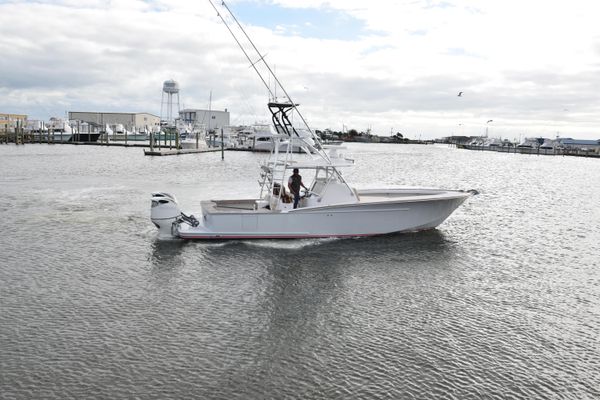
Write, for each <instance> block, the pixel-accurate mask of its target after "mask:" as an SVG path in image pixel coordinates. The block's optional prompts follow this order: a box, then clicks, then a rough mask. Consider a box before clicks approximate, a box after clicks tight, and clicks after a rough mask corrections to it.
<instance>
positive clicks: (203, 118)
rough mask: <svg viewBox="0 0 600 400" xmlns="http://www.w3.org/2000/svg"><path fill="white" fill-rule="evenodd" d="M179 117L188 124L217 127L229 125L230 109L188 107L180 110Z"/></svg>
mask: <svg viewBox="0 0 600 400" xmlns="http://www.w3.org/2000/svg"><path fill="white" fill-rule="evenodd" d="M179 119H180V120H181V122H184V123H186V124H194V125H200V126H204V127H205V128H206V129H209V128H210V129H217V128H222V127H224V126H229V124H230V122H229V111H227V109H225V111H218V110H210V111H209V110H201V109H195V108H186V109H184V110H181V111H179Z"/></svg>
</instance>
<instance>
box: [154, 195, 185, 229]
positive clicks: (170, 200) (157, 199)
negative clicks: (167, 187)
mask: <svg viewBox="0 0 600 400" xmlns="http://www.w3.org/2000/svg"><path fill="white" fill-rule="evenodd" d="M180 216H181V210H179V206H178V205H177V200H175V197H174V196H172V195H170V194H169V193H164V192H154V193H152V208H151V209H150V219H151V220H152V222H153V223H154V225H156V227H157V228H158V233H159V236H162V237H172V236H173V233H172V231H171V229H172V227H173V222H175V221H177V219H178V218H179V217H180Z"/></svg>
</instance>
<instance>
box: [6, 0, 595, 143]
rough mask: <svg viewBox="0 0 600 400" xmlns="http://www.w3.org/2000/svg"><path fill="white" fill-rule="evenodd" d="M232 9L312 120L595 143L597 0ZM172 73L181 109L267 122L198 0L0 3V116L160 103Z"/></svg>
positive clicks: (261, 2)
mask: <svg viewBox="0 0 600 400" xmlns="http://www.w3.org/2000/svg"><path fill="white" fill-rule="evenodd" d="M228 5H229V7H230V8H231V9H232V11H233V12H234V13H235V15H236V17H237V18H238V19H239V20H240V22H241V23H242V24H243V25H244V27H245V29H246V30H247V32H248V33H249V35H250V36H251V37H252V39H253V40H254V42H255V44H256V45H257V47H258V48H259V50H260V51H261V52H262V54H266V60H267V61H268V62H269V63H270V64H271V65H272V66H275V69H276V72H277V75H278V76H279V78H280V80H281V81H282V83H283V85H284V86H285V87H286V89H287V91H288V92H289V94H290V96H291V97H292V99H293V100H294V101H296V102H298V103H300V104H301V107H300V109H301V110H302V112H303V114H304V116H305V117H306V119H307V120H308V122H309V124H310V125H311V126H312V127H313V128H315V129H325V128H331V129H333V130H341V129H342V127H343V126H345V127H346V128H348V129H350V128H354V129H357V130H359V131H360V130H366V129H367V128H369V127H370V128H372V131H373V133H375V134H379V135H387V134H390V132H394V133H395V132H402V133H403V134H404V135H405V136H408V137H411V138H418V137H421V138H435V137H441V136H448V135H451V134H464V135H479V134H482V133H484V132H485V129H486V126H487V128H488V131H489V135H490V136H501V137H503V138H509V139H518V138H519V137H525V136H544V137H555V136H556V135H557V133H558V134H559V135H560V136H561V137H574V138H580V139H600V23H599V22H598V18H599V17H600V3H599V2H596V1H591V0H568V1H567V0H554V1H550V0H549V1H541V0H540V1H538V0H502V1H498V0H448V1H433V0H432V1H427V0H406V1H393V0H371V1H366V0H327V1H322V0H302V1H300V0H254V1H250V0H245V1H242V0H236V1H234V0H231V1H229V2H228ZM218 7H219V6H218ZM253 59H254V57H253ZM167 79H174V80H176V81H177V82H179V84H180V87H181V92H180V105H181V107H182V108H183V107H184V106H185V107H187V108H208V106H209V96H210V93H211V91H212V103H211V107H212V108H213V109H221V110H222V109H224V108H227V109H228V110H229V111H230V112H231V119H232V123H233V124H247V123H254V122H264V121H267V119H268V115H269V114H268V111H267V108H266V102H267V101H268V92H267V90H266V88H265V87H264V86H263V85H262V83H261V81H260V79H259V78H258V77H257V75H256V74H255V72H254V71H253V70H252V68H251V67H250V65H249V62H248V61H247V60H246V59H245V57H244V55H243V53H242V52H241V51H240V50H239V49H238V48H237V45H236V44H235V41H234V40H233V39H232V37H231V36H230V34H229V32H228V31H227V29H226V27H225V26H224V25H223V23H222V22H221V21H220V19H219V18H218V17H217V15H216V13H215V11H214V10H213V8H212V7H211V5H210V4H209V1H208V0H195V1H183V0H169V1H167V0H157V1H134V0H127V1H125V0H124V1H118V0H117V1H101V0H56V1H35V2H34V1H6V0H0V112H10V113H23V114H28V115H29V116H30V118H37V119H45V120H47V119H48V118H50V117H52V116H64V115H65V113H66V112H67V111H118V112H150V113H153V114H156V115H160V112H161V90H162V84H163V82H164V81H165V80H167ZM459 92H463V95H462V96H461V97H459V96H458V93H459ZM279 94H281V91H279V92H278V95H279ZM489 120H493V122H490V123H489V124H488V123H487V121H489Z"/></svg>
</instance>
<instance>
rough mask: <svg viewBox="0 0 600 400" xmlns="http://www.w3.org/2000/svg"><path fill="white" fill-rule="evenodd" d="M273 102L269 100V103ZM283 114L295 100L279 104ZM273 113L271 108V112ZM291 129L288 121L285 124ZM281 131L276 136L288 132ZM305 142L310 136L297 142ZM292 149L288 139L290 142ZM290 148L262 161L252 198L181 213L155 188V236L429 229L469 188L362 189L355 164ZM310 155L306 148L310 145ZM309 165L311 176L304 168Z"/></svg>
mask: <svg viewBox="0 0 600 400" xmlns="http://www.w3.org/2000/svg"><path fill="white" fill-rule="evenodd" d="M273 105H274V103H270V106H271V108H272V106H273ZM276 107H277V108H278V109H280V111H281V115H286V114H287V113H288V112H289V111H290V110H291V109H292V108H293V107H292V106H291V104H289V103H285V104H283V103H282V104H278V105H277V106H276ZM274 115H275V113H274ZM282 126H283V127H285V128H286V129H287V130H288V132H289V133H291V129H292V128H291V126H289V125H285V124H282ZM290 138H291V135H289V134H288V135H284V134H280V135H277V136H276V137H275V140H276V141H279V140H282V139H283V140H290ZM312 139H313V140H315V141H317V142H318V140H319V139H318V138H317V137H316V136H314V135H313V138H312ZM291 140H293V138H292V139H291ZM297 145H298V146H299V147H310V145H309V144H302V143H298V144H297ZM289 149H290V150H291V147H289ZM290 150H286V151H285V152H279V151H278V150H277V147H275V149H274V151H273V153H272V154H271V157H270V159H269V161H268V162H266V163H265V164H264V165H262V167H261V180H260V194H259V195H258V196H257V197H256V198H254V199H223V200H205V201H201V202H200V210H198V211H199V212H198V213H197V214H196V215H198V217H197V218H196V217H194V216H193V215H189V216H188V215H187V214H185V213H182V212H181V210H180V207H179V204H178V203H177V200H176V199H175V197H174V196H173V195H171V194H168V193H164V192H155V193H153V194H152V203H151V220H152V222H153V223H154V224H155V225H156V227H157V228H158V229H159V236H160V237H163V238H164V237H177V238H182V239H273V238H324V237H350V236H373V235H383V234H390V233H397V232H409V231H420V230H427V229H433V228H435V227H437V226H438V225H439V224H441V223H442V222H443V221H444V220H446V218H448V217H449V216H450V214H452V212H453V211H454V210H455V209H456V208H457V207H458V206H459V205H460V204H462V203H463V201H465V200H466V199H467V198H468V197H470V196H471V195H472V192H468V191H461V190H444V189H415V188H383V189H368V190H360V189H355V188H354V187H352V186H350V184H349V183H348V182H346V180H345V179H344V178H343V176H342V173H341V170H342V169H343V168H347V167H351V166H353V164H354V163H353V162H352V161H351V160H348V159H346V158H342V157H333V156H330V154H328V153H326V152H325V150H324V149H317V148H316V147H313V148H312V149H309V150H311V151H312V152H313V153H314V154H312V156H311V157H310V159H308V160H307V159H298V160H296V159H294V157H293V153H292V152H291V151H290ZM308 154H309V155H310V154H311V152H310V151H309V152H308ZM294 168H299V169H300V171H302V172H303V173H304V174H305V178H307V179H306V181H305V185H306V186H307V187H308V188H309V190H306V191H305V193H304V194H303V196H302V198H301V200H300V202H299V204H298V208H296V209H294V208H293V204H292V202H291V201H290V198H289V196H288V193H287V191H286V190H285V189H284V190H281V188H285V187H286V186H287V184H286V182H287V178H288V177H289V175H291V171H292V169H294ZM309 171H310V173H312V177H309V176H308V173H309Z"/></svg>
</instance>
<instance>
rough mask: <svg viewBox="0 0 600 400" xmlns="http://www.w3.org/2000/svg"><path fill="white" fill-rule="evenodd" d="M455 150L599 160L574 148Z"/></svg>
mask: <svg viewBox="0 0 600 400" xmlns="http://www.w3.org/2000/svg"><path fill="white" fill-rule="evenodd" d="M456 147H457V148H459V149H466V150H474V151H494V152H497V153H513V154H529V155H537V156H570V157H590V158H600V153H598V152H596V151H595V150H591V149H588V150H583V149H575V148H561V149H558V148H556V149H555V148H552V149H550V148H548V149H545V148H541V147H536V148H531V147H518V146H479V145H468V144H457V145H456Z"/></svg>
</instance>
